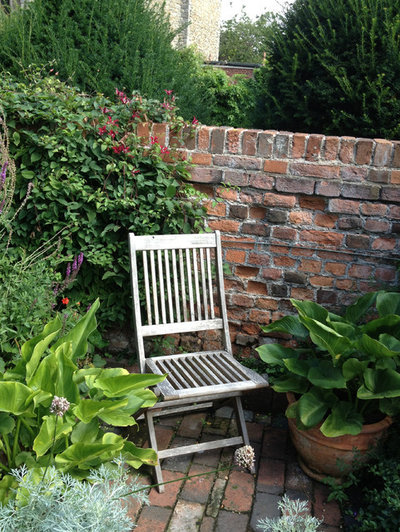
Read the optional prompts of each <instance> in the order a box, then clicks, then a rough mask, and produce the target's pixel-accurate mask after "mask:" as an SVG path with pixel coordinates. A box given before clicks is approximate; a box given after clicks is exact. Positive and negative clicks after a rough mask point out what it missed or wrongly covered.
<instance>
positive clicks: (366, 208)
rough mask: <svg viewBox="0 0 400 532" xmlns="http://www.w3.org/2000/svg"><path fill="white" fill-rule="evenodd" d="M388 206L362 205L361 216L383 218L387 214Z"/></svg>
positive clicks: (377, 204)
mask: <svg viewBox="0 0 400 532" xmlns="http://www.w3.org/2000/svg"><path fill="white" fill-rule="evenodd" d="M387 210H388V206H387V205H385V204H384V203H362V204H361V214H366V215H367V216H384V215H385V214H386V213H387Z"/></svg>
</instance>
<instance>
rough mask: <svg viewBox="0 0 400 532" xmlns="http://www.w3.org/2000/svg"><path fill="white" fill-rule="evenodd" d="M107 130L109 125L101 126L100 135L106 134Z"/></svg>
mask: <svg viewBox="0 0 400 532" xmlns="http://www.w3.org/2000/svg"><path fill="white" fill-rule="evenodd" d="M106 131H107V126H103V127H99V135H104V133H105V132H106Z"/></svg>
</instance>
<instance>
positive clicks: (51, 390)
mask: <svg viewBox="0 0 400 532" xmlns="http://www.w3.org/2000/svg"><path fill="white" fill-rule="evenodd" d="M98 306H99V302H98V301H96V302H95V303H94V304H93V305H92V307H91V309H90V310H89V311H88V312H87V314H86V315H85V316H84V317H83V318H82V319H81V320H79V322H78V323H77V324H76V325H75V326H74V327H73V329H71V330H70V331H69V332H68V333H67V334H65V335H64V336H62V337H61V338H58V339H57V340H56V338H57V335H58V333H59V331H60V330H61V328H62V321H61V319H60V318H59V317H56V318H55V319H54V320H52V321H51V322H49V323H48V324H47V325H46V326H45V328H44V329H43V332H42V333H41V334H40V335H38V336H36V337H35V338H32V339H31V340H29V341H28V342H26V343H25V344H24V345H23V346H22V349H21V359H20V360H19V361H18V362H17V364H16V365H15V367H12V368H10V369H8V370H7V371H6V372H5V373H4V374H2V375H1V378H0V412H1V413H0V454H1V469H2V470H3V472H4V473H6V474H5V476H4V477H3V479H2V480H1V482H0V489H6V488H7V487H9V485H10V484H9V482H10V476H9V475H7V473H9V472H10V470H11V469H13V468H15V467H17V466H19V465H21V464H22V463H25V464H26V465H27V466H28V467H29V468H38V467H48V466H50V465H55V466H56V467H57V469H59V470H61V471H63V472H70V473H71V474H74V475H76V476H78V477H81V478H84V477H85V476H87V474H88V471H89V470H90V469H91V468H93V467H97V466H99V465H100V464H101V463H104V462H109V461H110V460H112V459H113V458H114V457H116V456H118V455H120V454H121V455H122V457H123V459H124V460H125V462H126V463H128V464H129V465H131V466H133V467H136V468H137V467H139V466H140V465H141V464H142V463H149V464H154V463H155V461H156V454H155V452H154V451H153V450H152V449H139V448H137V447H136V446H135V445H134V444H133V443H132V442H130V441H126V440H124V438H122V436H119V435H117V434H115V433H113V432H106V431H105V430H104V429H103V428H102V427H103V426H104V423H106V424H107V425H111V426H117V427H121V426H122V427H126V426H131V425H136V421H135V420H134V419H133V417H132V415H133V414H134V413H135V412H137V410H139V409H140V408H144V407H147V406H152V405H153V404H154V403H155V402H156V401H157V398H156V396H155V395H154V394H153V392H151V391H150V390H148V389H147V388H146V387H147V386H152V385H154V384H156V383H157V382H159V381H160V380H162V379H163V377H162V376H161V377H160V376H152V375H136V374H130V373H129V372H128V371H127V370H125V369H122V368H112V369H100V368H93V367H92V368H84V369H78V366H77V360H78V359H79V358H83V357H84V356H85V354H86V351H87V339H88V337H89V335H90V334H91V333H92V332H93V331H94V330H95V329H96V318H95V312H96V310H97V309H98ZM55 397H58V398H65V400H66V401H67V406H66V408H68V407H69V408H68V410H67V411H66V412H65V413H63V415H61V416H60V417H59V414H57V415H55V414H54V413H53V414H52V411H53V412H56V410H54V408H53V404H54V401H53V398H55ZM62 401H64V399H62ZM68 403H69V404H68ZM50 405H51V406H52V408H50V410H49V407H50ZM64 410H65V409H64ZM3 495H4V493H3Z"/></svg>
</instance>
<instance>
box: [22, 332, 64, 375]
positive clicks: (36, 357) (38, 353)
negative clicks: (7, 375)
mask: <svg viewBox="0 0 400 532" xmlns="http://www.w3.org/2000/svg"><path fill="white" fill-rule="evenodd" d="M57 334H58V329H57V330H55V331H54V332H52V333H51V334H48V335H47V336H46V337H45V338H44V339H43V340H40V341H39V342H38V343H37V344H36V345H35V347H34V349H33V352H32V354H31V357H30V358H29V360H28V361H27V363H26V380H27V381H29V379H30V378H31V377H32V375H33V374H34V373H35V371H36V369H37V367H38V365H39V362H40V359H41V358H42V356H43V353H44V352H45V351H46V349H47V347H48V346H49V344H50V342H51V341H52V340H53V339H54V338H55V337H56V336H57Z"/></svg>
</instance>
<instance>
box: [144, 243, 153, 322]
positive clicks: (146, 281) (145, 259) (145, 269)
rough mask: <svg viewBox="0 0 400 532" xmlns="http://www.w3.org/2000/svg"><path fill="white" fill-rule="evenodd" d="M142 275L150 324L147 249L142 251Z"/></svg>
mask: <svg viewBox="0 0 400 532" xmlns="http://www.w3.org/2000/svg"><path fill="white" fill-rule="evenodd" d="M142 256H143V275H144V289H145V293H146V310H147V323H148V324H149V325H152V323H153V321H152V316H151V300H150V282H149V269H148V265H147V251H145V250H144V251H143V254H142Z"/></svg>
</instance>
